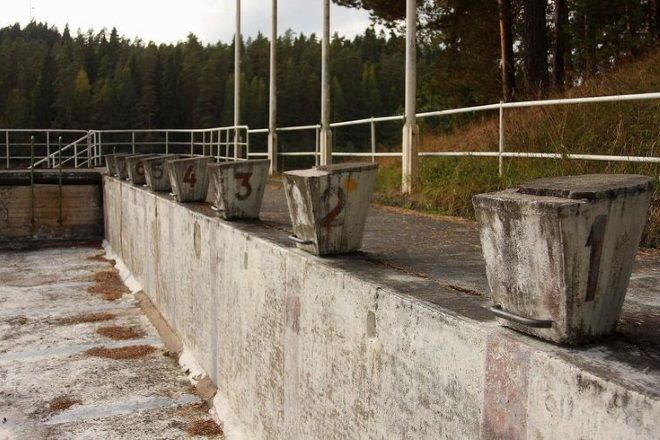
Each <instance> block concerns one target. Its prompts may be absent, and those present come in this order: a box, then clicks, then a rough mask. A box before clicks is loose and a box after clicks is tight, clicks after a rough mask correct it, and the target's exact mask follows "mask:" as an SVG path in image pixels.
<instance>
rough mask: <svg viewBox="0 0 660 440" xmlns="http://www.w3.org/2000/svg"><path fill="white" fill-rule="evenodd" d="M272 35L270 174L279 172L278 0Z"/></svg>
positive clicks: (269, 120)
mask: <svg viewBox="0 0 660 440" xmlns="http://www.w3.org/2000/svg"><path fill="white" fill-rule="evenodd" d="M271 12H272V14H271V34H270V78H269V79H270V87H269V99H268V159H270V170H269V173H270V175H271V176H272V175H273V174H275V173H277V172H278V171H279V169H278V167H277V157H278V155H277V0H272V11H271Z"/></svg>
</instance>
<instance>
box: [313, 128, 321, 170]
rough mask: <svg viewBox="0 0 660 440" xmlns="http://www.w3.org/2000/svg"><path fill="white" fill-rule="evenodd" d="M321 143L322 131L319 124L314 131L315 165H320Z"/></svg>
mask: <svg viewBox="0 0 660 440" xmlns="http://www.w3.org/2000/svg"><path fill="white" fill-rule="evenodd" d="M320 143H321V132H320V131H319V127H318V126H317V127H316V129H315V132H314V152H315V153H316V154H314V165H316V166H318V165H319V162H320V157H319V153H320V151H321V149H320Z"/></svg>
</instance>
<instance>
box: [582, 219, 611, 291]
mask: <svg viewBox="0 0 660 440" xmlns="http://www.w3.org/2000/svg"><path fill="white" fill-rule="evenodd" d="M606 226H607V216H605V215H599V216H598V217H596V220H595V221H594V224H593V225H592V226H591V232H590V233H589V238H588V239H587V244H586V246H587V247H589V248H591V255H590V256H589V278H588V281H587V296H586V298H585V301H586V302H589V301H593V300H594V298H596V290H597V289H598V276H599V275H600V260H601V258H602V256H603V241H604V240H605V228H606Z"/></svg>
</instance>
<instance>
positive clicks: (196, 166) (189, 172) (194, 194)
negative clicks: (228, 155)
mask: <svg viewBox="0 0 660 440" xmlns="http://www.w3.org/2000/svg"><path fill="white" fill-rule="evenodd" d="M212 161H213V158H212V157H209V156H202V157H192V158H187V159H175V160H168V161H167V167H166V168H167V173H168V176H169V177H170V184H171V185H172V192H173V193H174V197H175V198H176V200H177V201H178V202H182V203H185V202H203V201H205V200H206V193H207V191H208V188H209V177H208V172H207V169H206V166H207V165H208V164H209V163H211V162H212Z"/></svg>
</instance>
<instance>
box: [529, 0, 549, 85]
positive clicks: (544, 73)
mask: <svg viewBox="0 0 660 440" xmlns="http://www.w3.org/2000/svg"><path fill="white" fill-rule="evenodd" d="M546 6H547V0H524V2H523V11H524V18H525V20H524V29H523V48H524V51H525V59H524V67H525V78H526V81H527V89H528V91H529V93H530V95H533V96H536V97H540V96H542V95H543V94H544V93H545V91H546V90H547V88H548V30H547V27H546V16H545V13H546Z"/></svg>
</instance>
